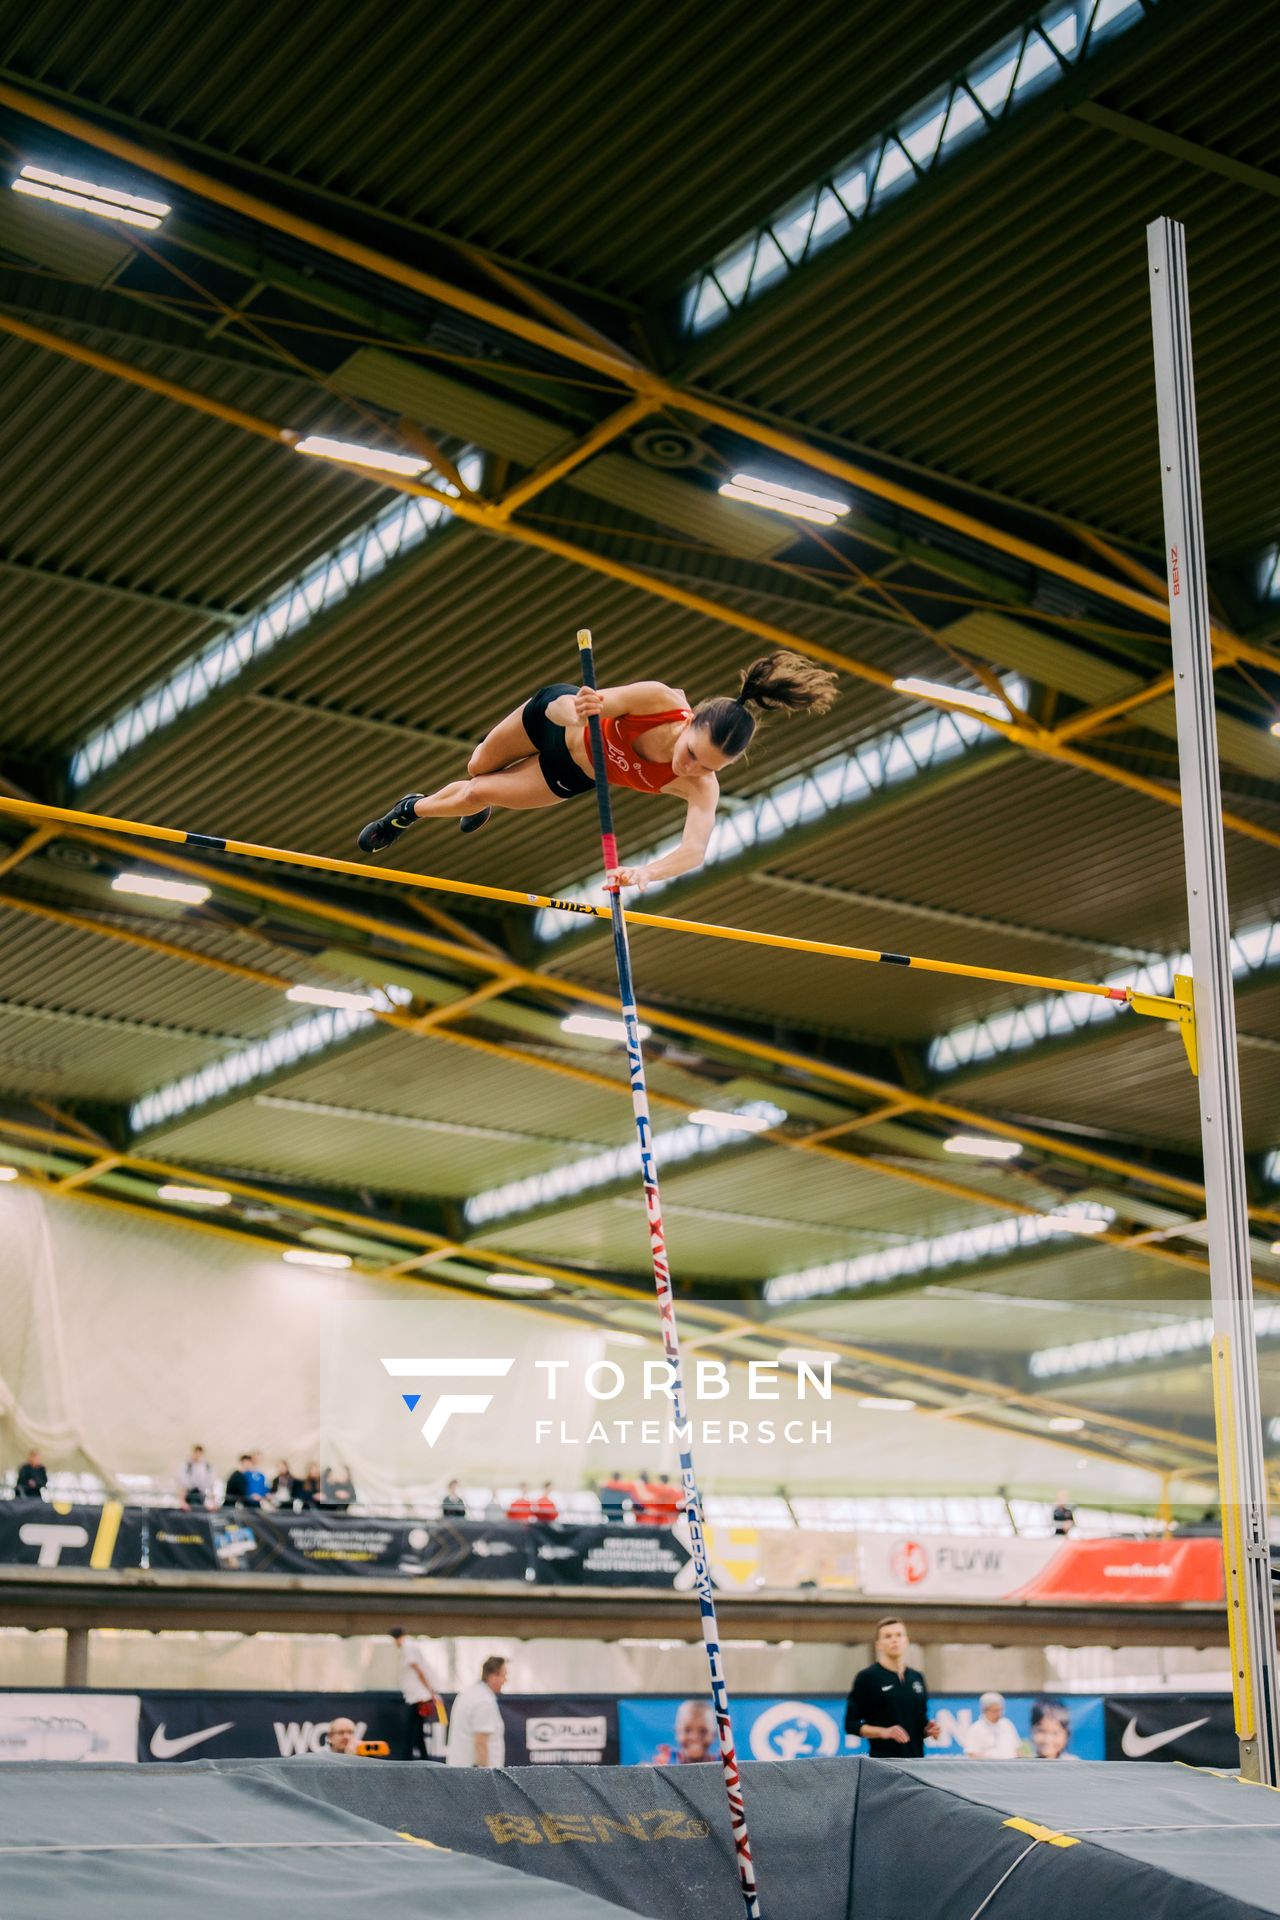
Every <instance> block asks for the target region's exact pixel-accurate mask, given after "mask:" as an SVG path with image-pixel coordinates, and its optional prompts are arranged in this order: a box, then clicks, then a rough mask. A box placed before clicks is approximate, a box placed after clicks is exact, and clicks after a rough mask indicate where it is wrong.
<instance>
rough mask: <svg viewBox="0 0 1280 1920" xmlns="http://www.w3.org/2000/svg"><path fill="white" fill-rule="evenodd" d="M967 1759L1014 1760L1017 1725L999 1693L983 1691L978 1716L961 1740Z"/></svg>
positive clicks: (1016, 1755) (1016, 1753) (1016, 1754)
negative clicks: (1011, 1718) (1009, 1715)
mask: <svg viewBox="0 0 1280 1920" xmlns="http://www.w3.org/2000/svg"><path fill="white" fill-rule="evenodd" d="M961 1744H962V1746H963V1747H964V1757H965V1759H966V1760H1016V1759H1017V1757H1018V1749H1019V1741H1018V1729H1017V1728H1016V1727H1015V1726H1014V1724H1013V1722H1012V1720H1010V1719H1009V1717H1008V1715H1007V1714H1006V1713H1005V1710H1004V1695H1003V1694H1002V1693H984V1694H983V1696H982V1698H981V1700H979V1702H978V1717H977V1719H976V1720H975V1721H974V1722H973V1724H972V1726H971V1727H969V1728H968V1729H967V1731H966V1733H965V1736H964V1739H963V1741H962V1742H961Z"/></svg>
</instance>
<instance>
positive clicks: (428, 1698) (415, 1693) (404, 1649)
mask: <svg viewBox="0 0 1280 1920" xmlns="http://www.w3.org/2000/svg"><path fill="white" fill-rule="evenodd" d="M391 1638H392V1639H393V1640H394V1641H395V1643H396V1647H397V1650H398V1651H399V1654H400V1692H401V1694H402V1696H403V1698H404V1704H405V1716H406V1718H407V1720H408V1723H409V1758H410V1759H411V1760H427V1759H430V1757H431V1756H430V1754H429V1752H428V1748H427V1742H428V1740H429V1739H430V1736H431V1733H432V1730H433V1729H434V1728H435V1727H437V1726H440V1725H442V1724H443V1722H444V1702H443V1700H442V1699H441V1698H440V1695H439V1694H438V1693H437V1692H436V1690H435V1687H434V1686H433V1685H432V1683H431V1677H430V1675H429V1674H428V1672H427V1650H426V1648H425V1647H424V1646H423V1644H422V1642H421V1641H420V1640H411V1639H410V1638H409V1636H408V1634H407V1633H406V1632H405V1630H404V1628H403V1627H392V1629H391Z"/></svg>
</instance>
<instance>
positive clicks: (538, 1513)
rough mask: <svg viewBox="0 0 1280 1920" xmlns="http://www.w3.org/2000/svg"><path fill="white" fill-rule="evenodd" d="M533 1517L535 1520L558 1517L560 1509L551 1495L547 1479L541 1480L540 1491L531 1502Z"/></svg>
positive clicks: (556, 1518)
mask: <svg viewBox="0 0 1280 1920" xmlns="http://www.w3.org/2000/svg"><path fill="white" fill-rule="evenodd" d="M533 1517H534V1519H535V1520H558V1519H559V1518H560V1509H559V1507H558V1506H557V1505H556V1503H555V1500H554V1498H553V1497H552V1492H551V1482H550V1481H549V1480H544V1481H543V1483H542V1492H541V1493H540V1494H539V1495H538V1497H537V1499H536V1500H535V1501H534V1503H533Z"/></svg>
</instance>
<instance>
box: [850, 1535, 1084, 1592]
mask: <svg viewBox="0 0 1280 1920" xmlns="http://www.w3.org/2000/svg"><path fill="white" fill-rule="evenodd" d="M859 1545H860V1548H861V1554H862V1590H863V1592H864V1593H867V1594H883V1595H885V1597H886V1598H893V1599H900V1598H908V1597H918V1598H928V1599H938V1600H1002V1599H1004V1598H1005V1597H1006V1596H1007V1595H1009V1594H1012V1593H1015V1592H1016V1591H1017V1589H1018V1588H1019V1587H1021V1586H1024V1585H1025V1584H1026V1582H1027V1581H1028V1580H1033V1579H1034V1578H1035V1576H1036V1575H1037V1574H1038V1573H1039V1572H1040V1571H1041V1570H1042V1568H1044V1567H1046V1566H1047V1565H1048V1563H1049V1562H1050V1560H1052V1558H1053V1556H1054V1554H1055V1553H1057V1552H1058V1550H1059V1548H1060V1547H1061V1545H1062V1542H1061V1541H1060V1540H1019V1539H1014V1538H1008V1539H1004V1538H1001V1537H1000V1536H999V1535H989V1534H988V1535H982V1534H980V1535H975V1536H973V1537H972V1538H966V1537H964V1536H963V1535H956V1534H946V1533H864V1534H862V1535H861V1537H860V1541H859Z"/></svg>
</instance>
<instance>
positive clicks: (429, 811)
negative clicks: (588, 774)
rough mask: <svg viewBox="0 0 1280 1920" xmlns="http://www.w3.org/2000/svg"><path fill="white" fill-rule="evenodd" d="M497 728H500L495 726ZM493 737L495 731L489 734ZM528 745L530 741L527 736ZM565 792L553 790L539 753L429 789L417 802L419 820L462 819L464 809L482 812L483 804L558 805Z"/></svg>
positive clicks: (526, 806) (523, 807)
mask: <svg viewBox="0 0 1280 1920" xmlns="http://www.w3.org/2000/svg"><path fill="white" fill-rule="evenodd" d="M494 731H495V732H496V731H497V729H496V728H495V730H494ZM489 737H490V738H492V735H490V736H489ZM525 745H526V746H527V745H528V740H527V738H526V741H525ZM560 798H561V796H560V795H559V794H558V793H552V791H551V789H550V787H549V786H548V785H547V783H546V781H545V780H544V779H543V776H542V769H541V767H540V766H539V765H538V761H537V757H536V755H530V756H529V757H528V758H527V759H524V760H521V761H519V762H518V763H517V764H516V765H515V766H514V767H504V768H503V769H502V770H501V772H498V773H481V774H476V775H474V776H473V777H472V778H471V779H468V780H451V781H450V782H449V784H448V786H447V787H441V788H439V790H438V791H437V792H435V793H426V794H424V795H423V796H422V798H421V800H418V801H416V802H415V804H414V808H413V811H414V813H415V814H416V815H417V817H418V819H419V820H458V819H461V817H462V815H463V814H464V813H478V812H479V811H480V810H481V808H482V807H509V808H512V809H518V810H525V809H528V808H530V807H554V806H557V805H558V804H559V802H560Z"/></svg>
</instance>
